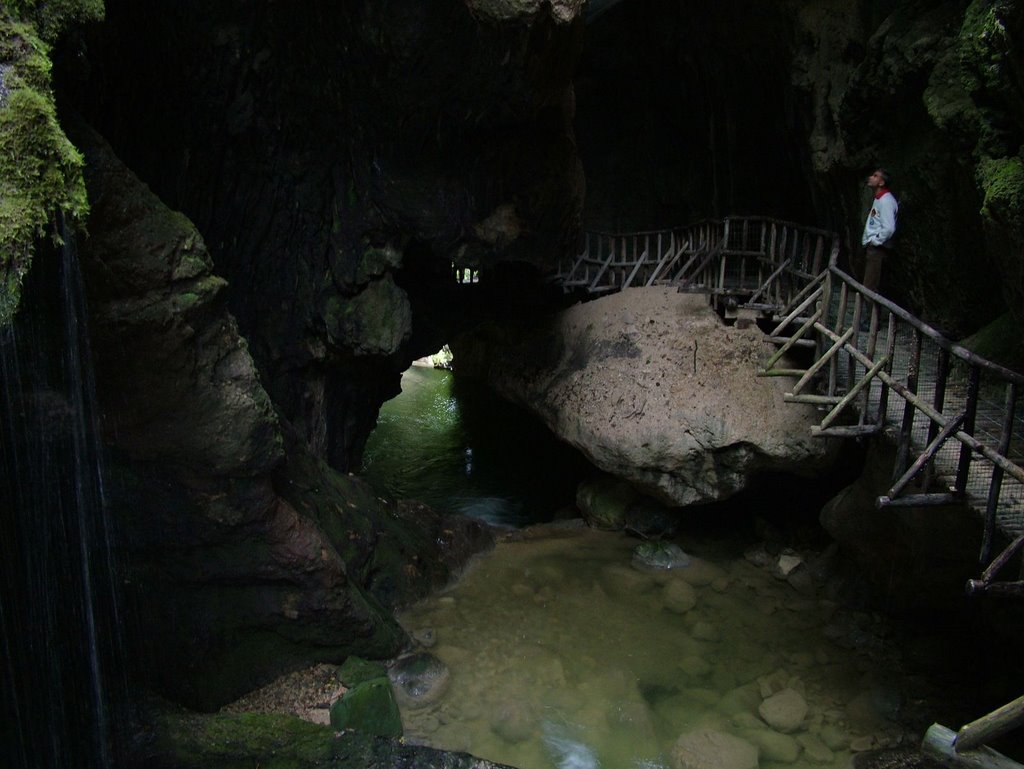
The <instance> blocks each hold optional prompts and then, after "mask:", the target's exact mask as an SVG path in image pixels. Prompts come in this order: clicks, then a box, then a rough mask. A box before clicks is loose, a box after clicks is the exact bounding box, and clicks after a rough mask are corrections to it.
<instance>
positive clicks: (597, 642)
mask: <svg viewBox="0 0 1024 769" xmlns="http://www.w3.org/2000/svg"><path fill="white" fill-rule="evenodd" d="M402 387H403V393H402V395H401V396H399V397H398V398H396V399H394V400H393V401H390V402H389V403H387V404H385V406H384V408H383V409H382V411H381V416H380V420H379V426H378V428H377V430H376V431H375V432H374V434H373V435H372V436H371V438H370V441H369V445H368V447H367V452H366V475H367V476H368V477H369V478H370V479H371V481H373V482H374V483H375V484H377V485H378V486H380V487H381V488H383V489H385V490H387V491H389V492H390V493H392V494H394V495H397V496H409V497H414V498H418V499H422V500H424V501H427V502H428V503H430V504H431V505H433V506H434V507H436V508H438V509H442V510H448V511H457V512H464V513H468V514H470V515H477V516H479V517H481V518H484V519H486V520H488V521H491V522H496V523H500V524H504V525H507V526H512V527H519V526H525V525H526V524H531V523H536V522H538V521H550V520H552V519H553V518H554V517H555V513H556V511H558V510H559V509H560V508H563V507H565V506H568V505H571V504H572V501H573V498H574V492H575V488H576V484H577V483H578V481H579V480H580V479H581V478H582V477H584V476H585V475H587V473H588V471H592V468H588V467H587V465H586V463H585V462H583V461H582V460H581V459H580V458H579V457H578V456H577V455H576V454H575V453H574V452H572V451H570V450H569V449H567V448H566V447H564V446H562V445H561V444H559V443H558V442H557V441H555V440H554V439H553V438H552V437H551V436H550V435H549V434H547V432H546V431H545V429H544V428H543V427H542V426H540V425H539V424H538V423H537V422H536V420H534V419H533V418H532V417H529V416H528V415H525V414H523V413H522V412H521V411H519V410H518V409H516V408H514V407H512V406H510V405H508V404H506V403H504V402H503V401H501V400H499V399H497V398H496V397H494V396H493V395H491V394H489V393H487V392H486V391H482V390H479V389H476V388H474V387H472V386H466V385H465V384H464V383H460V382H459V381H457V379H456V378H455V377H454V376H453V375H452V374H451V373H450V372H445V371H435V370H431V369H420V368H415V369H411V370H410V371H409V372H407V373H406V375H405V376H404V378H403V383H402ZM467 449H469V450H470V451H468V452H467ZM801 504H804V502H803V501H801V498H800V495H799V494H792V493H789V492H787V491H786V490H785V489H775V492H774V493H765V492H764V490H762V491H761V492H759V493H757V494H751V495H747V496H746V497H745V498H744V500H742V501H738V502H737V503H736V504H735V505H734V506H733V507H735V508H736V509H735V510H734V509H731V508H730V510H729V511H724V510H723V511H719V512H718V513H716V517H715V521H716V523H714V525H711V526H709V525H708V523H709V521H708V518H707V515H706V514H705V515H704V516H703V520H702V522H701V523H700V524H694V525H691V526H689V527H688V530H689V532H690V533H688V534H685V535H683V536H681V538H680V539H679V540H678V541H679V544H681V545H682V546H683V548H684V549H685V550H686V551H687V552H688V553H690V554H691V555H692V556H693V561H692V563H691V565H690V566H689V567H687V568H685V569H680V570H675V571H671V572H661V573H654V572H648V571H641V570H638V569H636V568H634V567H633V566H632V563H631V560H632V554H633V549H634V548H635V546H636V545H637V544H638V540H636V539H633V538H630V537H628V536H626V535H623V534H617V533H602V532H595V531H590V530H587V529H584V528H582V527H579V526H577V527H576V528H571V527H570V528H566V526H567V525H566V524H549V525H544V526H534V527H531V528H526V529H522V530H520V531H514V532H511V533H510V534H509V535H508V536H507V537H506V539H505V540H504V541H502V542H500V543H499V545H498V546H497V548H496V550H494V551H493V552H491V553H488V554H486V555H484V556H481V557H480V558H479V560H478V561H477V562H476V563H475V564H474V565H473V567H472V568H471V569H469V570H468V571H467V573H466V574H465V575H464V576H463V577H462V579H461V580H460V581H459V582H458V583H457V584H455V585H453V586H452V587H451V588H449V589H448V590H447V591H445V592H444V593H442V594H439V595H435V596H433V597H431V598H429V599H427V600H425V601H424V602H422V603H421V604H419V605H417V606H414V607H411V608H410V609H408V610H407V611H405V612H404V613H403V614H402V615H401V616H400V617H399V619H400V621H401V622H402V624H403V625H404V626H405V627H406V629H407V630H409V631H410V633H411V634H413V637H418V638H430V637H433V638H434V639H436V644H435V645H432V646H431V648H430V651H431V652H433V653H434V654H436V655H437V656H438V657H439V658H440V659H441V660H442V661H443V662H445V663H446V664H447V665H448V667H449V669H450V671H451V677H450V683H449V686H448V689H447V691H446V693H445V694H444V696H443V697H442V698H441V699H440V700H438V701H436V702H434V703H433V704H431V705H428V706H426V707H422V708H410V707H403V713H402V716H403V721H404V723H405V730H406V739H407V740H409V741H413V742H419V743H423V744H428V745H431V746H435V747H439V748H444V749H448V750H456V751H468V752H470V753H472V754H474V755H477V756H480V757H482V758H487V759H490V760H492V761H496V762H500V763H505V764H509V765H511V766H516V767H520V768H521V769H596V768H597V767H603V768H604V769H657V768H658V767H673V766H674V763H673V760H672V753H673V749H674V746H675V745H676V743H677V742H678V741H679V740H680V738H682V737H683V736H684V735H688V734H692V733H694V732H698V731H699V730H702V729H713V730H714V731H716V732H719V733H724V734H728V735H732V736H735V737H738V738H740V739H743V740H745V741H746V742H748V743H750V744H752V745H756V746H757V749H758V753H759V767H760V768H761V769H772V768H773V767H779V768H780V769H781V767H795V768H796V769H810V768H811V767H818V768H821V767H824V769H830V768H832V767H835V768H836V769H838V768H839V767H843V768H844V769H845V767H848V766H850V765H851V759H852V757H853V756H854V755H855V754H857V753H859V752H861V751H864V750H870V749H873V748H878V747H885V746H891V745H907V746H911V747H913V746H916V745H918V744H920V740H921V737H922V736H923V733H924V730H925V729H927V727H928V726H929V725H930V724H931V723H933V722H938V723H942V724H944V725H947V726H951V727H952V728H958V727H959V726H960V725H963V724H964V723H967V722H968V721H970V720H973V719H974V718H977V717H978V716H980V715H983V714H985V713H987V712H988V711H989V710H991V709H993V708H994V707H997V706H999V705H1001V704H1003V703H1004V702H1007V701H1009V699H1012V698H1013V697H1014V696H1016V694H1011V695H1010V696H1009V697H1007V698H1001V695H1000V696H997V697H996V698H995V699H993V698H991V697H988V700H987V702H986V701H985V697H987V696H988V695H983V694H982V692H981V689H980V687H979V685H978V684H979V682H980V681H985V680H989V679H991V675H990V672H991V671H983V670H981V668H982V667H985V660H986V657H985V656H983V655H980V654H978V653H976V650H975V649H973V647H972V643H973V641H976V640H977V639H978V638H979V637H981V636H982V635H983V633H982V632H975V633H974V638H973V639H972V638H971V637H969V636H968V635H966V634H964V633H962V632H961V631H960V630H956V629H954V625H956V626H957V627H959V625H960V624H962V623H961V622H960V620H959V619H958V618H954V617H948V618H941V617H939V618H935V619H934V621H933V622H930V623H928V624H927V625H919V626H917V627H914V628H911V629H910V631H911V632H908V630H907V628H904V629H902V630H900V631H898V633H897V632H896V631H894V629H893V627H891V626H889V625H888V624H887V623H886V622H884V621H883V620H882V618H881V617H879V616H876V615H873V614H869V613H865V612H856V613H855V612H851V611H850V610H848V609H845V608H843V607H842V606H841V605H840V604H838V603H836V602H834V601H832V600H829V599H828V598H826V597H823V596H818V595H809V594H806V593H803V592H798V591H797V590H795V589H794V588H793V587H792V586H791V585H790V584H789V583H787V582H785V581H783V580H780V579H777V578H776V577H774V576H772V575H771V574H770V573H769V572H768V571H767V570H765V569H763V568H761V567H758V566H755V565H754V564H753V563H752V562H751V561H750V560H748V558H747V557H745V552H746V551H747V550H748V549H749V548H750V547H751V546H752V545H754V544H755V543H756V542H757V541H758V540H757V539H756V538H755V534H754V527H753V526H752V525H750V524H751V521H752V519H753V518H754V517H755V516H765V517H768V518H769V519H770V518H771V517H772V516H771V513H773V512H777V511H778V509H782V508H792V507H794V506H799V505H801ZM819 506H820V504H819ZM811 507H814V505H813V504H810V503H808V509H811ZM815 509H816V508H815ZM695 519H696V515H695V516H694V520H695ZM687 520H690V519H687ZM744 522H745V523H744ZM691 591H692V592H691ZM690 602H692V604H693V605H692V607H690V606H689V603H690ZM426 630H430V631H432V632H431V633H425V632H422V631H426ZM967 631H968V633H969V632H970V628H967ZM989 657H990V659H989V660H988V661H989V662H991V663H992V664H998V663H997V660H995V658H991V655H989ZM966 659H970V660H973V662H972V664H971V665H970V666H968V667H970V670H965V667H964V660H966ZM1004 678H1005V676H1004ZM965 679H966V680H965ZM1010 688H1011V689H1012V688H1013V687H1012V686H1011V687H1010ZM787 689H788V690H792V691H794V692H796V693H797V694H798V695H799V697H800V699H801V701H802V702H803V703H804V704H805V705H806V708H807V710H806V713H805V714H804V715H803V717H802V718H801V720H800V723H799V724H798V725H797V726H795V727H793V729H792V731H784V730H782V729H777V728H772V727H770V726H769V724H768V723H767V722H766V720H765V716H764V715H763V714H762V712H761V706H762V703H763V702H764V701H765V699H766V698H768V697H770V696H772V695H773V694H778V693H780V692H782V691H784V690H787ZM787 696H788V695H787ZM787 728H788V727H787ZM997 749H999V748H998V746H997ZM1004 752H1007V751H1005V750H1004ZM1009 754H1010V755H1018V754H1017V753H1013V752H1010V753H1009Z"/></svg>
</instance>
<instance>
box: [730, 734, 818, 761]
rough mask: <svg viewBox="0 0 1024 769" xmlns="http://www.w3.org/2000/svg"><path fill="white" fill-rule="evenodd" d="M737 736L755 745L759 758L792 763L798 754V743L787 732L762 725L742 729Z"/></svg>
mask: <svg viewBox="0 0 1024 769" xmlns="http://www.w3.org/2000/svg"><path fill="white" fill-rule="evenodd" d="M739 736H740V737H742V738H743V739H745V740H747V741H748V742H750V743H752V744H754V745H757V748H758V751H759V754H760V756H761V758H763V759H764V760H766V761H777V762H779V763H783V764H792V763H793V762H794V761H796V760H797V758H799V756H800V743H798V742H797V741H796V740H794V739H793V738H792V737H790V736H789V735H788V734H779V733H778V732H774V731H772V730H771V729H765V728H764V727H762V728H760V729H742V730H740V732H739ZM823 747H824V746H823Z"/></svg>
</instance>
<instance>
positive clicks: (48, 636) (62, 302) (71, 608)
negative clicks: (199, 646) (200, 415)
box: [0, 231, 126, 769]
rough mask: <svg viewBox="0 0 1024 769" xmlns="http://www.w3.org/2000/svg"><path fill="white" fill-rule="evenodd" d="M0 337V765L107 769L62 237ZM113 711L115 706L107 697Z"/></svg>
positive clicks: (87, 485)
mask: <svg viewBox="0 0 1024 769" xmlns="http://www.w3.org/2000/svg"><path fill="white" fill-rule="evenodd" d="M63 237H64V245H63V247H62V248H58V249H53V250H49V249H45V248H40V253H39V254H37V257H36V264H35V266H34V267H33V270H32V271H31V272H30V274H29V276H28V278H27V280H26V286H25V293H24V297H23V307H22V310H21V311H20V312H19V314H18V316H17V317H16V319H15V321H14V322H13V323H12V324H11V325H10V326H8V327H7V328H5V329H2V330H0V435H2V444H0V447H2V448H0V499H3V500H4V502H3V509H2V515H0V563H2V566H3V568H2V569H0V630H2V637H3V644H2V646H0V653H2V665H0V683H2V687H0V689H2V700H0V705H2V711H0V715H2V718H0V751H2V752H0V758H2V759H3V760H2V761H0V765H2V766H4V767H10V769H29V768H30V767H31V768H32V769H58V768H62V767H69V766H74V767H81V768H82V769H107V768H108V767H110V766H113V765H114V764H115V761H116V758H115V752H116V751H115V748H114V746H113V734H112V731H113V729H112V722H113V718H112V716H111V702H112V693H113V692H114V691H119V692H123V691H124V690H125V688H126V687H125V685H124V684H123V679H122V678H121V677H122V676H123V671H124V661H123V651H122V649H121V645H120V644H121V642H120V638H121V636H120V624H121V621H120V619H119V618H118V616H117V602H116V600H115V593H116V590H115V569H114V564H113V561H112V547H111V540H110V538H111V532H110V526H109V522H108V520H107V517H106V512H105V505H104V491H103V474H102V469H101V451H100V448H99V440H98V431H97V429H96V423H95V408H96V407H95V395H94V390H95V388H94V384H93V381H92V369H91V359H90V353H89V346H88V333H87V329H86V325H85V324H86V315H85V306H84V293H83V290H82V283H81V276H80V274H79V269H78V262H77V254H76V253H75V250H74V241H73V239H72V236H71V234H70V233H68V232H67V231H65V232H64V233H63ZM113 699H120V701H121V702H124V701H125V699H126V698H124V697H113Z"/></svg>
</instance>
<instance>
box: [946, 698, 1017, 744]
mask: <svg viewBox="0 0 1024 769" xmlns="http://www.w3.org/2000/svg"><path fill="white" fill-rule="evenodd" d="M1021 724H1024V696H1022V697H1018V698H1017V699H1015V700H1014V701H1013V702H1008V703H1007V704H1005V705H1003V706H1002V707H1001V708H998V709H996V710H993V711H992V712H991V713H989V714H988V715H986V716H982V717H981V718H979V719H977V720H975V721H971V723H969V724H967V725H965V726H962V727H960V731H958V732H957V733H956V738H955V739H954V741H953V749H954V750H955V751H956V752H957V753H963V752H964V751H965V750H973V749H974V748H977V747H978V746H980V745H983V744H985V743H986V742H988V741H989V740H993V739H996V738H998V737H1001V736H1003V735H1004V734H1006V733H1007V732H1011V731H1013V730H1014V729H1016V728H1017V727H1018V726H1020V725H1021Z"/></svg>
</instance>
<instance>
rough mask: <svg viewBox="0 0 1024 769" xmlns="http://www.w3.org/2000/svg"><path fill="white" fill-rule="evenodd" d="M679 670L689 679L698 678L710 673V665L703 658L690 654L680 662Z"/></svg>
mask: <svg viewBox="0 0 1024 769" xmlns="http://www.w3.org/2000/svg"><path fill="white" fill-rule="evenodd" d="M679 668H680V670H682V671H683V672H684V673H686V675H688V676H690V677H691V678H699V677H700V676H706V675H707V674H708V673H710V672H711V663H710V662H708V661H707V660H706V659H704V658H703V657H699V656H697V655H696V654H690V655H688V656H686V657H683V659H682V660H680V662H679Z"/></svg>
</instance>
